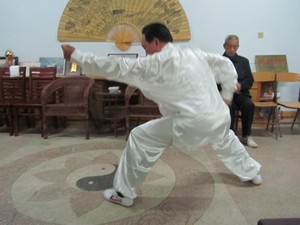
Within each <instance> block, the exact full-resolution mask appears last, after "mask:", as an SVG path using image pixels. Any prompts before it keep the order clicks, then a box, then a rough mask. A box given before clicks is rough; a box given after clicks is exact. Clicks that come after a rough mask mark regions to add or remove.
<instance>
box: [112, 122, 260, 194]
mask: <svg viewBox="0 0 300 225" xmlns="http://www.w3.org/2000/svg"><path fill="white" fill-rule="evenodd" d="M172 143H173V121H172V119H171V118H169V117H163V118H160V119H156V120H151V121H149V122H147V123H145V124H142V125H140V126H138V127H136V128H134V129H133V130H132V131H131V133H130V135H129V137H128V141H127V144H126V147H125V149H124V152H123V154H122V156H121V159H120V163H119V166H118V169H117V171H116V175H115V178H114V189H115V190H116V191H119V192H121V193H122V194H123V195H124V196H126V197H127V198H130V199H134V198H136V196H137V190H138V188H139V187H140V186H141V184H142V183H143V182H144V180H145V178H146V175H147V173H148V172H149V171H150V169H151V168H152V166H153V165H154V163H155V162H156V161H157V160H158V159H159V157H160V156H161V155H162V154H163V152H164V150H165V149H166V148H167V147H169V146H170V145H172ZM212 147H213V149H214V150H215V151H216V153H217V155H218V157H219V158H220V159H221V160H222V161H223V163H224V164H225V165H226V167H227V168H228V169H229V170H230V171H232V173H233V174H235V175H236V176H238V177H239V178H240V179H241V180H244V181H246V180H251V179H253V178H254V177H255V176H256V175H257V174H258V173H259V171H260V167H261V165H260V164H259V163H258V162H256V161H255V160H254V159H252V158H251V157H250V156H249V154H248V153H247V151H246V149H245V147H244V146H243V145H242V144H241V143H240V141H239V139H238V138H237V137H236V136H235V134H234V133H233V131H231V130H230V131H229V133H228V135H227V137H225V138H224V140H223V141H221V142H219V143H213V144H212Z"/></svg>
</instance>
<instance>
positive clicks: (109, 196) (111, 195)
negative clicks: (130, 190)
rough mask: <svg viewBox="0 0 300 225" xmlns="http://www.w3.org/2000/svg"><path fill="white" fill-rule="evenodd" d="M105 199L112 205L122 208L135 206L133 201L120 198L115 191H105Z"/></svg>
mask: <svg viewBox="0 0 300 225" xmlns="http://www.w3.org/2000/svg"><path fill="white" fill-rule="evenodd" d="M103 197H104V198H105V199H106V200H107V201H110V202H112V203H116V204H119V205H122V206H126V207H129V206H132V205H133V199H129V198H126V197H120V196H119V195H118V193H117V192H116V191H115V190H114V189H106V190H105V191H103Z"/></svg>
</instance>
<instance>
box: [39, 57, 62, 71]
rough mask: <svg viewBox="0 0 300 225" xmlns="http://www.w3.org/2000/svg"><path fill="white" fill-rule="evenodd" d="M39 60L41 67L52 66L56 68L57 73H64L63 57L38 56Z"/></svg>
mask: <svg viewBox="0 0 300 225" xmlns="http://www.w3.org/2000/svg"><path fill="white" fill-rule="evenodd" d="M39 62H40V64H41V67H52V66H55V67H56V68H57V75H64V71H65V70H64V66H65V59H64V58H60V57H40V59H39Z"/></svg>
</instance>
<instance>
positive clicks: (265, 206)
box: [0, 127, 300, 225]
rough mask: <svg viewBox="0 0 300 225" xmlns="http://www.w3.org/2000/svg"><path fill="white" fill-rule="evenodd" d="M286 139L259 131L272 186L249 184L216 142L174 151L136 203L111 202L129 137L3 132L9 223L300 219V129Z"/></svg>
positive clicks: (0, 164) (2, 217) (4, 218)
mask: <svg viewBox="0 0 300 225" xmlns="http://www.w3.org/2000/svg"><path fill="white" fill-rule="evenodd" d="M282 131H283V137H282V138H280V139H278V140H275V138H274V136H273V134H271V133H270V132H268V131H267V132H266V131H265V130H264V129H262V128H255V129H254V132H253V136H254V138H255V140H256V141H257V142H258V144H259V148H257V149H249V148H248V147H247V150H248V151H249V154H251V155H252V156H253V157H254V158H255V159H257V160H258V161H259V162H260V163H261V164H262V165H263V169H262V175H263V177H264V183H263V185H261V186H252V185H251V184H248V183H241V182H240V181H239V180H238V179H237V178H236V177H235V176H233V175H232V174H231V173H230V172H229V171H228V170H227V169H226V168H225V167H224V165H223V164H222V163H221V162H220V161H219V160H218V159H217V157H216V155H215V154H214V152H213V150H212V149H211V148H210V147H205V148H202V149H199V150H198V151H196V152H193V153H185V152H182V151H180V150H174V149H168V150H167V151H166V152H165V153H164V155H163V156H162V157H161V159H160V160H159V162H158V163H157V164H156V165H155V167H154V168H153V169H152V170H151V172H150V173H149V175H148V176H147V180H146V181H145V183H144V185H143V187H142V188H141V192H140V193H139V197H138V198H137V199H136V201H135V204H134V206H133V207H130V208H124V207H121V206H118V205H114V204H111V203H109V202H106V201H104V200H103V198H102V191H103V189H105V188H107V187H109V186H111V183H112V178H113V174H114V171H115V169H116V167H117V164H118V160H119V157H120V154H121V153H122V149H123V147H124V146H125V138H124V136H119V137H117V138H115V137H114V136H113V135H111V136H107V135H105V136H104V135H100V136H99V135H97V133H96V132H94V133H92V136H91V139H90V140H85V139H84V134H83V133H82V132H81V130H80V129H77V128H76V129H73V128H69V129H66V130H62V131H60V133H58V134H52V135H50V136H49V139H46V140H45V139H42V138H41V137H40V135H39V134H38V133H37V132H35V131H30V130H28V131H26V133H21V134H20V136H18V137H9V136H8V134H7V133H5V132H3V131H2V132H1V133H0V143H1V149H0V153H1V160H0V180H1V192H0V199H1V203H0V224H1V225H2V224H3V225H27V224H28V225H29V224H30V225H37V224H39V225H54V224H62V225H77V224H78V225H96V224H109V225H116V224H118V225H119V224H120V225H121V224H122V225H124V224H125V225H126V224H142V225H144V224H145V225H150V224H151V225H152V224H155V225H163V224H170V225H173V224H174V225H181V224H195V225H214V224H217V225H218V224H221V225H227V224H237V225H254V224H256V223H257V221H258V220H259V219H260V218H266V217H300V210H299V209H300V189H299V186H300V172H299V171H300V152H299V149H300V148H299V146H300V138H299V137H300V127H296V129H294V130H293V131H291V130H290V129H289V128H288V127H283V128H282Z"/></svg>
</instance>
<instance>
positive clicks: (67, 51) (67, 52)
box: [61, 45, 75, 60]
mask: <svg viewBox="0 0 300 225" xmlns="http://www.w3.org/2000/svg"><path fill="white" fill-rule="evenodd" d="M61 48H62V50H63V53H64V58H65V59H66V60H70V59H71V55H72V53H73V52H74V51H75V48H74V47H73V46H71V45H62V46H61Z"/></svg>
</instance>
